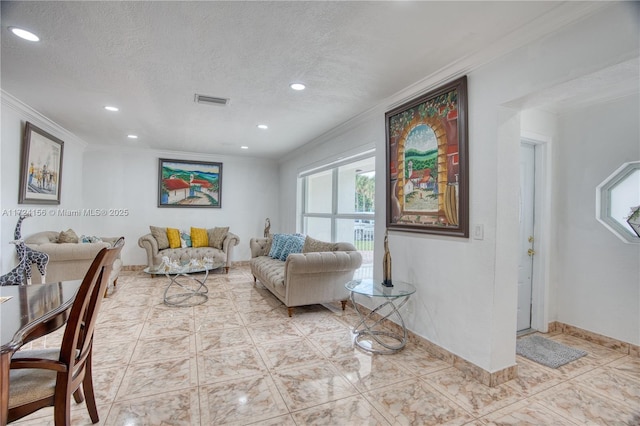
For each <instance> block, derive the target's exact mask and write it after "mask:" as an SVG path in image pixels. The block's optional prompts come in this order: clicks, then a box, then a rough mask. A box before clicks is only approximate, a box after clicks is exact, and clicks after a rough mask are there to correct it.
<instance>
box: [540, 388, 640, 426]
mask: <svg viewBox="0 0 640 426" xmlns="http://www.w3.org/2000/svg"><path fill="white" fill-rule="evenodd" d="M532 399H533V400H535V401H536V402H539V403H540V404H542V405H544V406H545V407H547V408H549V409H550V410H553V411H554V412H555V413H557V414H559V415H561V416H562V417H566V418H568V419H571V420H572V421H575V422H577V423H580V424H593V425H633V424H637V422H638V420H640V417H639V415H640V412H639V411H638V410H634V409H633V408H632V407H630V406H628V405H626V404H622V403H620V402H616V401H614V400H613V399H609V398H607V397H606V396H603V395H602V394H599V393H597V392H593V391H592V390H591V389H588V388H587V387H585V386H583V385H575V384H571V383H563V384H561V385H558V386H556V387H554V388H551V389H549V390H548V391H544V392H542V393H540V394H538V395H536V396H535V397H533V398H532ZM634 406H635V407H637V401H636V404H635V405H634ZM634 411H635V412H634Z"/></svg>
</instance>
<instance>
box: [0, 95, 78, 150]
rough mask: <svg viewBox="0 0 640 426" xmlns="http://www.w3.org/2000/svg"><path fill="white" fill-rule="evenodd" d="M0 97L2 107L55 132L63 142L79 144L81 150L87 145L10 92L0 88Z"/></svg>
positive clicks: (43, 128)
mask: <svg viewBox="0 0 640 426" xmlns="http://www.w3.org/2000/svg"><path fill="white" fill-rule="evenodd" d="M0 97H1V99H2V108H9V109H12V110H14V111H16V112H17V113H19V114H20V115H21V116H22V117H23V118H24V119H25V121H29V122H33V123H34V124H36V125H37V126H38V127H40V128H41V129H42V130H45V131H47V132H49V133H52V134H55V135H56V136H57V137H59V138H60V139H62V140H63V141H64V142H65V143H67V142H71V143H73V144H76V145H78V146H80V147H81V148H82V149H83V150H84V149H85V148H86V147H87V146H88V145H89V144H88V143H87V142H85V141H84V140H82V139H80V138H79V137H77V136H76V135H74V134H73V133H71V132H70V131H68V130H67V129H65V128H64V127H62V126H61V125H59V124H58V123H56V122H55V121H52V120H50V119H49V118H47V117H45V116H44V115H42V114H40V113H39V112H38V111H36V110H35V109H33V108H32V107H30V106H29V105H27V104H25V103H24V102H22V101H21V100H20V99H18V98H16V97H15V96H13V95H12V94H10V93H8V92H6V91H4V90H0Z"/></svg>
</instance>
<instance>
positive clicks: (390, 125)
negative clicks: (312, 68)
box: [385, 76, 469, 237]
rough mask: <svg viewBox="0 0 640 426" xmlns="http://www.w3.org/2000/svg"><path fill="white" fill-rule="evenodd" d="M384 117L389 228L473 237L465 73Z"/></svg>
mask: <svg viewBox="0 0 640 426" xmlns="http://www.w3.org/2000/svg"><path fill="white" fill-rule="evenodd" d="M385 119H386V132H387V228H389V229H397V230H403V231H412V232H425V233H431V234H439V235H450V236H456V237H468V236H469V192H468V187H469V174H468V173H469V172H468V164H467V146H468V143H467V78H466V76H465V77H462V78H459V79H457V80H455V81H453V82H451V83H449V84H446V85H444V86H442V87H439V88H437V89H435V90H433V91H431V92H429V93H427V94H425V95H422V96H420V97H419V98H416V99H414V100H412V101H410V102H407V103H405V104H404V105H401V106H399V107H398V108H395V109H393V110H392V111H389V112H387V113H386V114H385Z"/></svg>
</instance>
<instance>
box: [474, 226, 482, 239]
mask: <svg viewBox="0 0 640 426" xmlns="http://www.w3.org/2000/svg"><path fill="white" fill-rule="evenodd" d="M473 239H474V240H483V239H484V225H474V226H473Z"/></svg>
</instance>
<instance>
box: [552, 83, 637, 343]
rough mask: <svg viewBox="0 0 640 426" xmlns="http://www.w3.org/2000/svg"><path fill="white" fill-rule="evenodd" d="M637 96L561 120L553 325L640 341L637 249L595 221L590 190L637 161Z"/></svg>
mask: <svg viewBox="0 0 640 426" xmlns="http://www.w3.org/2000/svg"><path fill="white" fill-rule="evenodd" d="M639 117H640V98H639V96H638V93H637V91H636V93H635V94H634V95H632V96H628V97H625V98H623V99H617V100H614V101H609V102H605V103H601V104H597V105H592V106H589V107H585V108H581V109H578V110H574V111H571V112H568V113H566V114H562V115H561V116H560V120H559V126H560V127H559V130H560V132H559V133H560V135H559V137H560V142H561V143H559V144H558V150H557V157H556V160H557V161H556V170H555V176H556V180H555V183H556V186H557V192H556V193H555V200H554V202H555V209H554V215H555V217H556V218H557V220H558V226H557V253H556V256H554V261H555V263H556V265H555V268H554V269H555V270H557V271H558V273H557V275H556V276H555V279H557V282H555V286H556V288H557V312H556V315H557V319H558V321H561V322H563V323H567V324H571V325H575V326H577V327H580V328H583V329H586V330H590V331H593V332H596V333H599V334H603V335H606V336H610V337H614V338H616V339H619V340H623V341H625V342H631V343H634V344H636V345H637V344H639V343H640V244H628V243H624V242H623V241H621V240H620V239H619V238H618V237H617V236H616V235H614V234H613V233H612V232H610V231H609V230H608V229H607V228H605V227H604V225H602V224H601V223H600V222H598V221H597V220H596V215H595V211H596V208H595V205H596V201H595V198H596V192H595V187H596V186H597V185H599V184H600V183H601V182H602V181H603V180H604V179H606V178H607V177H608V176H609V175H610V174H611V173H612V172H613V171H615V170H616V169H617V168H618V167H619V166H620V165H621V164H622V163H624V162H627V161H637V160H640V127H639V124H638V123H639V120H640V119H639Z"/></svg>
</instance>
